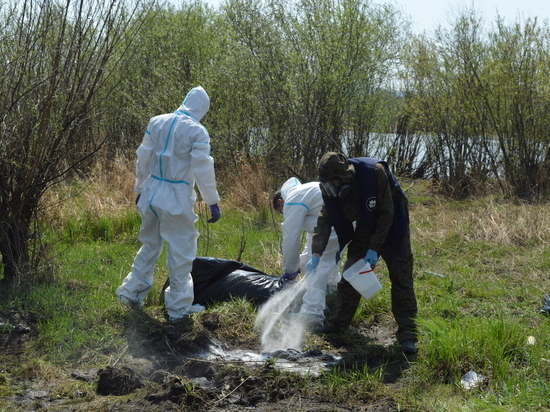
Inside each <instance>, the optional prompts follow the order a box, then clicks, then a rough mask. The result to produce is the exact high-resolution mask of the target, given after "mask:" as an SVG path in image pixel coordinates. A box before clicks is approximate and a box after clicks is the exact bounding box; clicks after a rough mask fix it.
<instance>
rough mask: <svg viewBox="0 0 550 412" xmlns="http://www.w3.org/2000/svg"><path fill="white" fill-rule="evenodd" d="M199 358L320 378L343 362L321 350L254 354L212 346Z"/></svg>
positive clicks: (291, 350) (288, 350)
mask: <svg viewBox="0 0 550 412" xmlns="http://www.w3.org/2000/svg"><path fill="white" fill-rule="evenodd" d="M199 356H201V357H203V358H204V359H206V360H209V361H224V362H236V363H238V362H243V363H245V364H247V365H250V366H260V365H263V364H265V363H266V362H269V363H270V364H271V365H272V366H273V367H274V368H277V369H279V370H281V371H286V372H294V373H298V374H300V375H301V376H319V375H320V374H321V373H323V372H324V371H329V370H331V369H332V368H333V367H334V366H335V365H337V364H338V362H339V361H341V357H339V356H333V355H329V354H324V353H323V352H321V351H319V350H310V351H306V352H301V351H298V350H295V349H287V350H277V351H274V352H266V353H254V352H251V351H245V350H240V349H236V350H229V351H224V350H223V349H222V348H221V347H220V346H218V345H210V347H209V352H208V353H203V354H202V355H199Z"/></svg>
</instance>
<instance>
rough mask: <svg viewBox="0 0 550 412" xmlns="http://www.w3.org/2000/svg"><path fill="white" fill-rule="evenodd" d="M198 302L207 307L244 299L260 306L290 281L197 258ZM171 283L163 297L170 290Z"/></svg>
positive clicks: (241, 265) (223, 261) (240, 265)
mask: <svg viewBox="0 0 550 412" xmlns="http://www.w3.org/2000/svg"><path fill="white" fill-rule="evenodd" d="M191 276H192V277H193V286H194V288H193V289H194V293H195V296H194V297H195V300H194V301H193V304H195V303H198V304H200V305H203V306H208V305H210V304H212V303H215V302H225V301H228V300H231V299H232V298H234V297H243V298H246V299H248V300H249V301H251V302H252V303H254V304H261V303H263V302H265V301H266V300H268V299H269V298H270V297H271V296H273V295H274V294H275V293H277V292H279V291H281V290H282V289H283V288H284V287H285V285H286V284H288V282H289V281H286V280H284V279H281V278H280V277H277V276H270V275H268V274H266V273H264V272H261V271H259V270H258V269H255V268H253V267H251V266H248V265H246V264H244V263H242V262H237V261H234V260H226V259H215V258H210V257H198V258H196V259H195V260H194V261H193V268H192V269H191ZM169 284H170V280H169V279H168V280H167V281H166V283H165V285H164V288H163V291H162V293H161V300H163V298H164V293H163V292H164V289H166V288H167V287H168V285H169Z"/></svg>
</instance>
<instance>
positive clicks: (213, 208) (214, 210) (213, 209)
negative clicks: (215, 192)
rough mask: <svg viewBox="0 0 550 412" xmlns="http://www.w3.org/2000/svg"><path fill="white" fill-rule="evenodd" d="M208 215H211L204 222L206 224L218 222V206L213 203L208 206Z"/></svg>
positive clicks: (219, 214)
mask: <svg viewBox="0 0 550 412" xmlns="http://www.w3.org/2000/svg"><path fill="white" fill-rule="evenodd" d="M210 213H212V217H211V218H210V219H208V220H207V221H206V223H215V222H217V221H218V219H219V218H220V216H221V213H220V208H219V207H218V204H217V203H215V204H213V205H210Z"/></svg>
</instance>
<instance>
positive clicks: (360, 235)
mask: <svg viewBox="0 0 550 412" xmlns="http://www.w3.org/2000/svg"><path fill="white" fill-rule="evenodd" d="M358 223H359V225H358V226H357V228H356V231H355V235H354V237H353V240H352V241H351V242H350V243H349V245H348V253H347V259H346V262H345V264H344V270H346V269H347V268H349V267H350V266H351V265H353V264H354V263H355V262H357V261H358V260H359V259H362V258H363V257H364V256H365V254H366V252H367V250H368V247H369V244H370V234H368V233H367V231H366V230H363V229H364V228H363V227H362V226H361V224H360V222H358ZM380 255H381V257H382V259H384V262H386V265H387V266H388V272H389V276H390V281H391V301H392V313H393V316H394V318H395V321H396V322H397V326H398V328H397V334H396V336H397V340H398V342H403V341H404V340H408V339H412V340H414V341H416V323H415V320H414V319H415V318H416V313H417V303H416V296H415V293H414V285H413V283H414V281H413V254H412V250H411V239H410V235H409V234H406V235H405V236H404V237H403V238H402V239H401V240H400V241H399V242H398V244H397V245H395V246H394V247H393V248H392V249H391V250H390V249H388V248H384V250H382V252H381V253H380ZM360 300H361V295H360V294H359V292H357V291H356V290H355V289H354V287H353V286H352V285H351V284H350V283H349V282H348V281H346V280H345V279H343V278H342V280H341V281H340V283H338V292H337V294H336V298H335V305H336V307H335V314H334V316H333V317H332V318H331V319H330V320H329V324H332V325H334V326H337V327H341V328H345V327H348V326H349V324H350V323H351V320H352V319H353V316H354V315H355V312H356V311H357V308H358V306H359V301H360Z"/></svg>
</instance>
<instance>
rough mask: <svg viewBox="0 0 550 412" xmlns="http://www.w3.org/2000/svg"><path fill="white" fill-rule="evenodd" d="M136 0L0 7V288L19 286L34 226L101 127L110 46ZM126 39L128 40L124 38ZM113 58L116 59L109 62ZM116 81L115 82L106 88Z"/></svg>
mask: <svg viewBox="0 0 550 412" xmlns="http://www.w3.org/2000/svg"><path fill="white" fill-rule="evenodd" d="M139 4H140V3H139V2H136V3H134V6H133V7H132V8H130V9H128V8H127V6H126V3H125V2H123V1H119V0H109V1H103V0H90V1H87V2H73V1H71V0H66V1H65V2H64V3H62V2H57V1H52V0H23V1H22V2H15V1H13V2H11V3H8V4H2V5H0V15H1V16H2V21H3V26H1V27H0V38H1V39H2V41H1V42H0V49H1V55H2V56H3V57H2V60H1V61H0V90H1V93H0V254H1V256H2V263H3V278H2V282H3V283H10V282H13V281H22V280H28V281H32V279H31V278H28V279H25V276H24V275H26V274H29V273H30V269H31V265H30V262H31V260H32V258H33V256H36V252H37V251H36V250H35V249H33V248H32V244H33V242H32V240H33V239H34V240H35V241H37V242H38V241H39V240H40V239H39V237H37V236H38V234H37V233H33V226H32V225H33V222H34V221H35V218H36V214H37V211H38V210H39V204H40V199H41V197H42V195H43V194H44V192H45V191H46V190H47V189H48V188H50V187H51V186H52V185H54V184H56V183H58V182H60V181H62V180H63V179H66V178H67V177H68V176H69V175H70V173H72V172H74V171H76V170H78V169H80V168H82V167H83V166H84V165H85V164H86V162H88V161H89V160H90V159H91V157H92V155H93V154H94V153H96V152H97V151H98V150H99V148H100V147H101V144H102V142H103V140H104V139H105V138H106V137H107V136H105V131H104V130H103V129H102V127H101V122H100V121H96V120H97V119H101V118H102V117H103V116H104V107H103V104H104V103H105V102H106V100H105V99H106V98H107V97H108V96H109V93H110V91H111V88H112V87H113V82H112V80H111V79H110V76H114V75H116V74H117V73H116V72H115V69H116V66H117V63H119V61H115V60H114V59H113V57H114V56H115V54H116V52H117V51H118V50H119V48H122V49H124V48H127V47H128V44H127V43H126V40H127V39H128V37H127V36H128V33H131V32H132V31H133V30H135V29H136V26H134V22H135V21H136V20H134V17H135V14H136V12H137V10H138V7H139ZM130 37H131V36H130ZM117 56H118V58H119V59H120V58H121V55H120V54H118V55H117ZM115 83H116V82H115Z"/></svg>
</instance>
